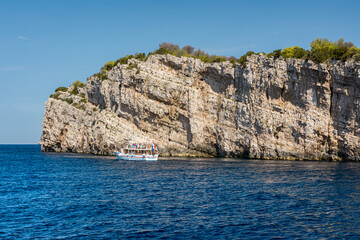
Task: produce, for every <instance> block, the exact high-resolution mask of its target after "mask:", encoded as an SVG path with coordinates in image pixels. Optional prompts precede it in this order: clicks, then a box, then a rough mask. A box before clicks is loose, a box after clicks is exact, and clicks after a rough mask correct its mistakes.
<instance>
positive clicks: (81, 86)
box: [72, 80, 86, 88]
mask: <svg viewBox="0 0 360 240" xmlns="http://www.w3.org/2000/svg"><path fill="white" fill-rule="evenodd" d="M72 85H74V87H77V88H83V87H85V86H86V84H85V83H83V82H80V81H79V80H77V81H75V82H73V84H72Z"/></svg>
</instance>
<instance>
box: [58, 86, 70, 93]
mask: <svg viewBox="0 0 360 240" xmlns="http://www.w3.org/2000/svg"><path fill="white" fill-rule="evenodd" d="M67 90H68V88H67V87H58V88H57V89H56V90H55V92H59V91H61V92H66V91H67Z"/></svg>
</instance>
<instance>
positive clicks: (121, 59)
mask: <svg viewBox="0 0 360 240" xmlns="http://www.w3.org/2000/svg"><path fill="white" fill-rule="evenodd" d="M133 57H134V56H133V55H127V56H126V57H122V58H119V59H118V60H116V62H115V65H117V64H118V63H120V64H128V61H129V59H132V58H133Z"/></svg>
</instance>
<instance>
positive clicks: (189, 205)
mask: <svg viewBox="0 0 360 240" xmlns="http://www.w3.org/2000/svg"><path fill="white" fill-rule="evenodd" d="M0 161H1V164H0V176H1V178H0V239H19V238H21V239H27V238H28V239H34V238H35V239H42V238H46V239H124V238H165V239H188V238H199V239H238V238H240V239H241V238H248V239H252V238H253V239H269V238H279V239H285V238H292V239H294V238H295V239H296V238H299V239H303V238H307V239H309V238H312V239H318V238H325V239H332V238H350V239H357V238H360V226H359V225H360V224H359V223H360V163H355V162H342V163H338V162H301V161H267V160H247V159H206V158H161V159H160V160H159V161H157V162H143V161H118V160H116V159H115V158H114V157H99V156H92V155H80V154H58V153H42V152H40V146H38V145H0Z"/></svg>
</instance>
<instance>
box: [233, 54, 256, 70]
mask: <svg viewBox="0 0 360 240" xmlns="http://www.w3.org/2000/svg"><path fill="white" fill-rule="evenodd" d="M254 54H255V52H253V51H248V52H247V53H245V54H244V55H243V56H241V57H240V58H239V60H237V61H236V62H238V63H240V64H241V65H242V66H243V67H245V66H246V59H247V57H250V56H251V55H254Z"/></svg>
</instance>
